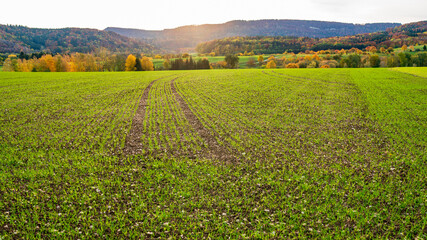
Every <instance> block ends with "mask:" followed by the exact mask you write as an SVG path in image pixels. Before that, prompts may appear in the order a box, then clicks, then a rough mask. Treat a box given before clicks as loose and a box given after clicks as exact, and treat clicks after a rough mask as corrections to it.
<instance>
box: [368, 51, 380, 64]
mask: <svg viewBox="0 0 427 240" xmlns="http://www.w3.org/2000/svg"><path fill="white" fill-rule="evenodd" d="M369 63H370V64H371V67H379V66H380V64H381V59H380V57H379V56H378V55H376V54H374V55H371V56H370V57H369Z"/></svg>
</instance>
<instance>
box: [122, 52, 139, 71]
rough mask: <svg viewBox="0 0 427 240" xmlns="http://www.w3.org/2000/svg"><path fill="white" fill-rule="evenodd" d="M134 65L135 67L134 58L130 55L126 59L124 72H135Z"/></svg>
mask: <svg viewBox="0 0 427 240" xmlns="http://www.w3.org/2000/svg"><path fill="white" fill-rule="evenodd" d="M135 65H136V57H135V56H134V55H132V54H130V55H129V56H128V57H127V58H126V63H125V70H126V71H135V70H136V68H135ZM122 66H123V65H122Z"/></svg>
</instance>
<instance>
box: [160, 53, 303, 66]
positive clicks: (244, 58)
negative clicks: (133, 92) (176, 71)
mask: <svg viewBox="0 0 427 240" xmlns="http://www.w3.org/2000/svg"><path fill="white" fill-rule="evenodd" d="M258 56H259V55H254V56H239V68H243V69H245V68H248V66H247V65H246V64H247V62H248V61H249V59H251V58H253V59H255V62H256V63H258ZM270 56H275V57H276V58H277V59H279V58H281V57H283V56H287V57H291V55H290V54H288V55H284V54H264V55H263V57H264V60H267V59H268V58H269V57H270ZM299 56H305V54H300V55H299ZM202 58H207V59H208V60H209V62H210V63H217V62H220V61H224V58H225V56H215V57H211V56H206V57H197V56H193V60H195V61H197V60H199V59H202ZM163 62H164V59H153V64H154V66H155V67H156V69H157V68H159V67H161V66H163Z"/></svg>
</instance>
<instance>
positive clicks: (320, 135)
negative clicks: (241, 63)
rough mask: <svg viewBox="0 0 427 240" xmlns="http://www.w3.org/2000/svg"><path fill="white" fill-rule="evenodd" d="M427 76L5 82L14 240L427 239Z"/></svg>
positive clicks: (4, 208) (130, 76)
mask: <svg viewBox="0 0 427 240" xmlns="http://www.w3.org/2000/svg"><path fill="white" fill-rule="evenodd" d="M408 73H409V74H408ZM426 75H427V68H410V69H409V68H407V69H406V68H405V69H393V70H389V69H298V70H287V69H279V70H217V71H209V70H207V71H168V72H143V73H1V74H0V92H1V96H2V98H1V101H0V105H1V108H0V144H1V145H0V155H1V156H2V158H1V160H0V237H1V238H3V239H16V238H80V239H82V238H169V237H171V238H195V239H199V238H214V239H225V238H232V239H236V238H237V239H240V238H249V239H253V238H260V239H271V238H334V239H340V238H393V239H395V238H402V239H403V238H409V239H414V238H417V237H418V238H426V237H427V226H426V223H427V217H426V214H425V213H426V204H427V200H426V199H427V192H426V186H427V177H426V174H425V173H426V172H427V166H426V160H427V159H426V158H427V157H426V154H425V149H426V145H427V143H426V141H427V131H426V129H427V128H426V127H427V126H426V122H427V121H426V120H427V112H426V99H427V98H426V94H427V92H426V90H427V81H426V79H425V77H423V76H426ZM154 80H157V81H155V82H154V84H153V85H152V86H151V88H150V90H149V95H148V98H147V99H146V105H147V106H145V107H146V108H145V111H146V114H145V119H144V128H143V132H142V134H141V142H142V149H141V151H140V152H139V153H138V154H137V155H124V154H123V152H122V149H123V148H124V146H125V145H126V144H127V142H126V135H127V133H128V132H129V131H130V128H131V127H132V121H133V116H134V115H135V112H137V111H139V109H138V102H139V101H140V99H141V97H142V96H143V92H144V89H145V88H147V86H149V84H150V83H151V82H153V81H154Z"/></svg>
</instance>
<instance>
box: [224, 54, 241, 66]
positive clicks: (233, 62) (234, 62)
mask: <svg viewBox="0 0 427 240" xmlns="http://www.w3.org/2000/svg"><path fill="white" fill-rule="evenodd" d="M224 60H225V62H226V63H227V67H228V68H237V66H238V64H239V57H238V56H236V55H232V54H228V55H227V56H225V59H224Z"/></svg>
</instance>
